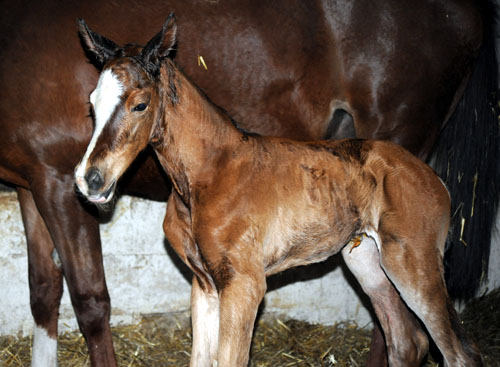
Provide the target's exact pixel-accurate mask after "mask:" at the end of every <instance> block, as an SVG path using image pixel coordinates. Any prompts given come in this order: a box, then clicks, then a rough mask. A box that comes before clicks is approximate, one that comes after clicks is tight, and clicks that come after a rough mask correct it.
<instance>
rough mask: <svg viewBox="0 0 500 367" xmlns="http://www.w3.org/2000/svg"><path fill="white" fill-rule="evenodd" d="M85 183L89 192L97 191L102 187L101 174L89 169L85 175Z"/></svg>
mask: <svg viewBox="0 0 500 367" xmlns="http://www.w3.org/2000/svg"><path fill="white" fill-rule="evenodd" d="M85 181H86V182H87V187H88V188H89V191H94V192H95V191H99V190H100V189H101V188H102V186H103V185H104V178H103V177H102V174H101V172H100V171H99V170H98V169H97V168H95V167H90V168H89V170H88V171H87V174H86V175H85Z"/></svg>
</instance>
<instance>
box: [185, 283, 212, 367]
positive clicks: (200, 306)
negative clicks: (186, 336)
mask: <svg viewBox="0 0 500 367" xmlns="http://www.w3.org/2000/svg"><path fill="white" fill-rule="evenodd" d="M191 320H192V325H193V348H192V350H191V361H190V366H191V367H212V362H213V361H214V360H215V359H216V357H217V346H218V339H219V295H218V294H217V291H216V290H215V289H213V288H209V289H206V290H204V289H203V288H202V287H201V286H200V284H199V282H198V279H197V278H196V277H193V286H192V289H191Z"/></svg>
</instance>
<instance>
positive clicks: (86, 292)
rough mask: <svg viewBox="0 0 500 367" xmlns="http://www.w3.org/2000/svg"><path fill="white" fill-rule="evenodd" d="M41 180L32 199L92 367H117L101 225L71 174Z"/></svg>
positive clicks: (35, 187) (33, 189)
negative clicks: (58, 262)
mask: <svg viewBox="0 0 500 367" xmlns="http://www.w3.org/2000/svg"><path fill="white" fill-rule="evenodd" d="M52 175H53V173H52ZM38 178H39V179H40V180H37V181H36V182H33V183H32V194H33V199H34V202H35V205H36V209H38V211H39V214H40V216H41V218H43V221H44V223H45V225H46V227H47V229H48V232H49V233H50V237H51V238H52V241H53V243H54V246H55V248H56V250H57V253H58V254H59V258H60V260H61V264H62V269H63V273H64V277H65V278H66V282H67V284H68V289H69V292H70V296H71V301H72V303H73V308H74V310H75V314H76V318H77V320H78V324H79V326H80V329H81V331H82V333H83V335H84V337H85V339H86V341H87V347H88V350H89V355H90V361H91V363H92V366H116V359H115V355H114V351H113V345H112V339H111V330H110V327H109V316H110V302H109V295H108V290H107V287H106V282H105V279H104V269H103V265H102V254H101V241H100V236H99V225H98V223H97V220H96V218H94V217H93V216H92V215H91V214H89V213H88V212H87V211H86V210H85V209H84V208H83V207H82V205H81V204H80V201H79V200H78V198H77V196H76V194H75V193H74V190H73V175H72V174H70V175H66V176H59V177H53V176H51V178H47V179H46V180H44V179H43V177H41V176H40V177H38ZM23 195H24V194H23ZM33 208H34V206H33Z"/></svg>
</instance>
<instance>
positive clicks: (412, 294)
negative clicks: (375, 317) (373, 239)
mask: <svg viewBox="0 0 500 367" xmlns="http://www.w3.org/2000/svg"><path fill="white" fill-rule="evenodd" d="M423 233H424V231H421V232H420V233H419V234H420V236H419V237H418V238H415V237H414V238H412V237H411V236H410V235H409V236H407V237H406V236H405V237H404V238H405V240H406V241H407V242H406V243H401V240H399V241H397V240H395V239H394V240H392V241H391V238H390V236H389V237H388V238H387V239H386V240H385V242H383V243H382V245H381V246H382V248H381V264H382V266H383V268H384V270H385V272H386V274H387V275H388V277H389V278H390V279H391V281H392V282H393V284H394V285H395V286H396V288H397V289H398V291H399V292H400V294H401V297H402V298H403V299H404V300H405V302H406V304H407V305H408V306H409V307H410V308H411V309H412V310H413V311H414V312H415V314H416V315H417V316H418V317H419V318H420V319H421V320H422V322H423V323H424V324H425V326H426V328H427V330H428V331H429V333H430V335H431V337H432V338H433V340H434V341H435V343H436V345H437V346H438V348H439V350H440V351H441V353H442V354H443V357H444V363H445V366H453V367H465V366H467V367H477V366H482V365H483V364H482V359H481V355H480V354H479V351H478V349H477V347H476V346H475V345H474V343H472V342H471V341H470V340H469V339H468V338H467V336H466V334H465V332H464V330H463V328H462V326H461V323H460V320H459V318H458V315H457V313H456V311H455V309H454V308H453V305H452V304H451V301H450V299H449V297H448V293H447V291H446V287H445V283H444V277H443V262H442V251H441V250H440V249H441V248H442V247H443V246H444V237H445V236H444V235H442V236H440V237H442V238H441V239H442V241H438V240H436V238H435V237H436V235H435V234H428V235H427V236H423ZM414 235H415V234H414ZM433 237H434V238H433ZM440 242H442V245H439V243H440ZM410 243H411V246H410V245H409V244H410ZM402 260H403V261H402Z"/></svg>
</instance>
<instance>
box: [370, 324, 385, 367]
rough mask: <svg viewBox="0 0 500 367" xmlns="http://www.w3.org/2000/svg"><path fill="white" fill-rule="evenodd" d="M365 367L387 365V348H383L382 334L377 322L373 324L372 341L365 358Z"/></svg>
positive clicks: (382, 366) (383, 366)
mask: <svg viewBox="0 0 500 367" xmlns="http://www.w3.org/2000/svg"><path fill="white" fill-rule="evenodd" d="M366 367H387V350H386V348H385V340H384V335H383V334H382V330H381V329H380V325H379V324H378V323H377V322H375V323H374V325H373V333H372V341H371V343H370V350H369V352H368V358H367V360H366Z"/></svg>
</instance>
